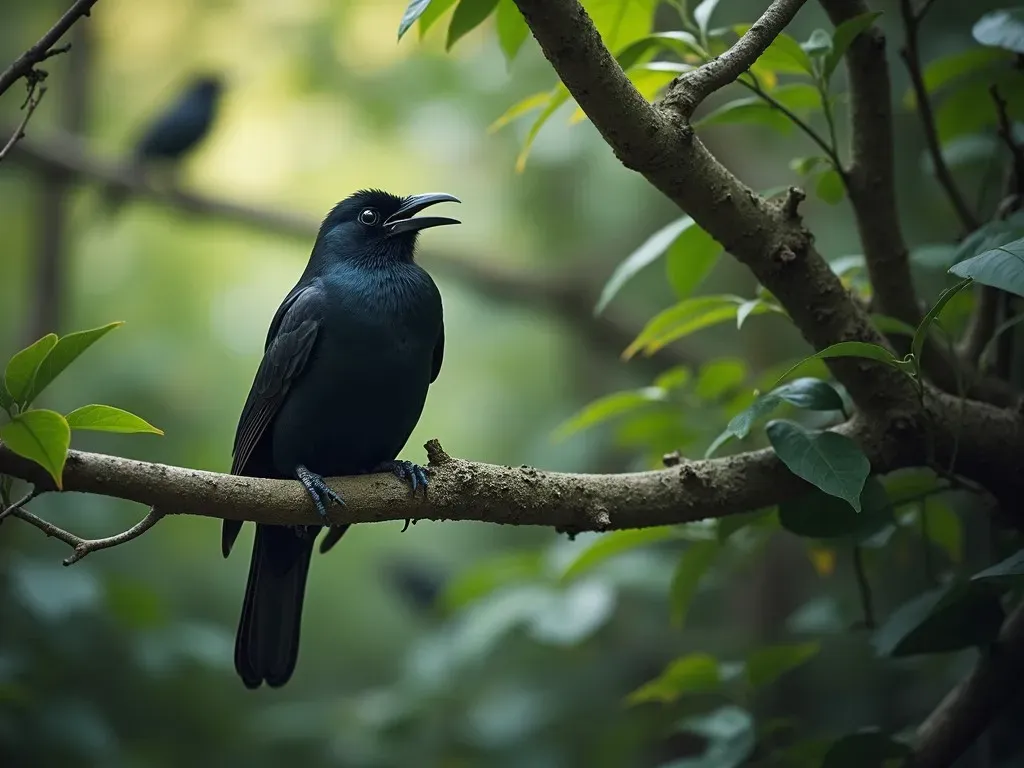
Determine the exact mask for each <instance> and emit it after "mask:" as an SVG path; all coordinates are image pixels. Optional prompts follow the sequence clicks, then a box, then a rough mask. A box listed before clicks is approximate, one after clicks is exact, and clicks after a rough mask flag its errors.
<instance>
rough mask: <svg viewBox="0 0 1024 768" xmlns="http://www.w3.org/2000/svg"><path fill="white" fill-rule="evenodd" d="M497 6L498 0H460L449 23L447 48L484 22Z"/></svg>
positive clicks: (449, 48)
mask: <svg viewBox="0 0 1024 768" xmlns="http://www.w3.org/2000/svg"><path fill="white" fill-rule="evenodd" d="M497 6H498V0H459V4H458V5H457V6H456V7H455V13H453V14H452V20H451V23H449V25H448V41H447V42H446V43H445V48H446V49H448V50H451V47H452V46H453V45H455V43H457V42H458V41H459V38H461V37H463V36H464V35H466V34H468V33H469V32H472V31H473V30H474V29H476V28H477V27H478V26H480V25H481V24H483V23H484V20H485V19H486V18H487V17H488V16H490V15H491V14H492V13H493V12H494V9H495V8H497Z"/></svg>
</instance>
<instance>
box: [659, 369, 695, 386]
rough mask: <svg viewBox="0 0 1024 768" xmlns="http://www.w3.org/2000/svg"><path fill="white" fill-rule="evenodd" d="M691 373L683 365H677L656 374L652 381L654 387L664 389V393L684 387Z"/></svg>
mask: <svg viewBox="0 0 1024 768" xmlns="http://www.w3.org/2000/svg"><path fill="white" fill-rule="evenodd" d="M692 376H693V373H692V372H691V371H690V369H689V368H687V367H686V366H685V365H677V366H674V367H672V368H669V369H668V370H667V371H663V372H662V373H659V374H658V378H656V379H655V380H654V386H656V387H658V388H659V389H664V390H665V391H666V392H667V391H670V390H673V389H679V388H680V387H684V386H686V385H687V384H688V383H689V381H690V379H691V377H692Z"/></svg>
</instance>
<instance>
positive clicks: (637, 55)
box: [615, 30, 706, 71]
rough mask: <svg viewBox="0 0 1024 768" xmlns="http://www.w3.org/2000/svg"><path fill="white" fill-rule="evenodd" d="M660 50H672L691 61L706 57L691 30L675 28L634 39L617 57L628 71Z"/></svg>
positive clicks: (681, 57) (620, 64) (684, 59)
mask: <svg viewBox="0 0 1024 768" xmlns="http://www.w3.org/2000/svg"><path fill="white" fill-rule="evenodd" d="M660 51H670V52H672V53H674V54H675V55H676V56H678V57H679V58H680V59H682V60H683V61H690V62H691V63H692V61H693V60H695V59H699V60H703V59H704V58H705V57H706V53H705V51H704V50H703V49H702V48H701V47H700V43H698V42H697V38H696V37H694V36H693V35H691V34H690V33H689V32H684V31H681V30H674V31H671V32H656V33H654V34H651V35H645V36H644V37H641V38H640V39H639V40H634V41H633V42H632V43H630V44H629V45H627V46H626V47H625V48H623V49H622V50H621V51H619V53H618V54H617V55H616V56H615V59H616V61H618V62H619V66H620V67H622V69H623V70H626V71H628V70H629V69H630V68H631V67H633V66H634V65H635V64H637V63H638V62H640V61H641V60H642V59H643V58H644V57H645V56H647V55H648V54H651V53H657V52H660Z"/></svg>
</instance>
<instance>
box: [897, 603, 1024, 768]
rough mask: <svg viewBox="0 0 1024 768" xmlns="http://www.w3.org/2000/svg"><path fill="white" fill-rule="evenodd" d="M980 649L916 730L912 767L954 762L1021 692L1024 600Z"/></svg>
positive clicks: (942, 767)
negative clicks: (960, 678) (964, 674)
mask: <svg viewBox="0 0 1024 768" xmlns="http://www.w3.org/2000/svg"><path fill="white" fill-rule="evenodd" d="M981 653H982V656H981V659H980V660H979V661H978V663H977V665H976V666H975V667H974V669H973V670H972V671H971V673H970V674H969V675H968V676H967V677H966V678H965V679H964V680H963V681H962V682H961V683H960V684H959V685H957V686H956V688H954V689H953V690H952V691H950V693H949V694H948V695H947V696H946V698H945V699H943V700H942V703H940V704H939V706H938V707H936V708H935V710H934V711H933V712H932V713H931V714H930V715H929V716H928V719H927V720H925V721H924V722H923V723H922V724H921V726H920V727H919V728H918V729H917V739H916V745H915V747H914V753H913V756H912V757H911V759H910V760H909V761H908V766H912V768H947V767H948V766H951V765H953V764H954V763H955V762H956V760H957V758H959V757H960V755H962V754H963V753H964V752H965V751H966V750H967V748H968V747H970V746H971V744H973V743H974V742H975V741H977V740H978V738H979V737H980V736H981V734H982V733H984V732H985V729H986V728H987V727H988V726H989V724H990V723H991V722H992V721H993V720H994V719H995V717H996V716H997V715H998V714H999V712H1000V711H1001V710H1002V709H1003V707H1005V706H1006V705H1007V704H1008V703H1009V702H1010V701H1011V700H1012V699H1013V697H1015V696H1016V695H1018V694H1019V692H1020V680H1021V678H1022V677H1024V603H1021V604H1020V605H1018V606H1017V607H1016V609H1014V611H1013V613H1011V614H1010V617H1009V618H1008V619H1007V620H1006V623H1005V624H1004V625H1003V629H1002V631H1001V632H1000V633H999V639H998V640H997V641H996V643H995V644H994V645H993V646H992V647H991V648H988V649H985V650H984V651H982V652H981Z"/></svg>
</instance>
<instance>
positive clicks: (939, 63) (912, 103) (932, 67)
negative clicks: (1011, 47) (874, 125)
mask: <svg viewBox="0 0 1024 768" xmlns="http://www.w3.org/2000/svg"><path fill="white" fill-rule="evenodd" d="M1012 58H1013V56H1012V54H1010V53H1009V52H1008V51H1005V50H1003V49H1002V48H965V49H963V50H959V51H956V52H954V53H951V54H948V55H947V56H943V57H941V58H939V59H936V60H935V61H933V62H931V63H929V64H928V65H927V66H926V67H925V68H924V87H925V90H926V91H927V92H928V93H935V92H936V91H938V90H940V89H942V88H944V87H946V86H947V85H949V84H950V83H951V82H953V81H955V80H957V79H958V78H961V77H967V76H969V75H973V74H975V73H977V72H981V71H984V70H986V69H990V68H992V67H995V66H1005V65H1006V64H1008V63H1009V62H1010V61H1011V59H1012ZM903 104H904V106H906V107H908V108H910V109H913V108H914V107H916V106H917V95H916V94H915V93H914V89H913V88H908V89H907V91H906V93H905V94H904V96H903Z"/></svg>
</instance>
